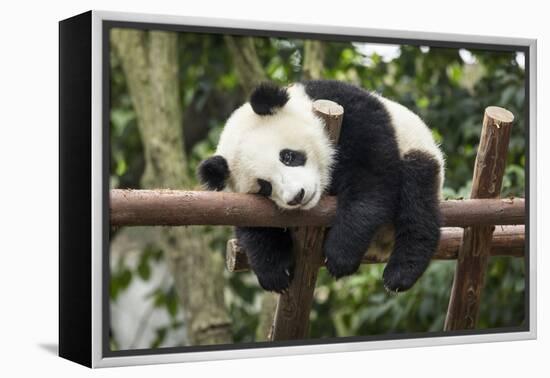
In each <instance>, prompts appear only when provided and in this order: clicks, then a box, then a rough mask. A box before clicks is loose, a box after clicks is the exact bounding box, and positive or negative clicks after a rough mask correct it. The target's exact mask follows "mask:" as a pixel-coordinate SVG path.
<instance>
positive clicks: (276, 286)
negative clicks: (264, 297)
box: [255, 264, 292, 294]
mask: <svg viewBox="0 0 550 378" xmlns="http://www.w3.org/2000/svg"><path fill="white" fill-rule="evenodd" d="M255 273H256V276H257V277H258V282H259V283H260V286H261V287H262V288H263V289H264V290H267V291H274V292H276V293H279V294H281V293H284V292H285V291H286V289H288V286H289V285H290V281H291V280H292V269H291V267H290V266H285V265H283V264H281V265H280V266H278V267H276V268H273V269H270V270H267V271H261V272H259V271H256V272H255Z"/></svg>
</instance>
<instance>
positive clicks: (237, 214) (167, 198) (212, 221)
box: [110, 189, 525, 227]
mask: <svg viewBox="0 0 550 378" xmlns="http://www.w3.org/2000/svg"><path fill="white" fill-rule="evenodd" d="M110 206H111V225H112V226H117V227H118V226H187V225H213V226H216V225H228V226H250V227H254V226H256V227H299V226H327V225H329V224H330V222H331V221H332V219H333V217H334V213H335V211H336V198H335V197H325V198H322V199H321V201H320V203H319V205H317V206H316V207H315V208H313V209H311V210H308V211H302V210H296V211H284V212H283V211H280V210H279V209H277V207H276V206H275V204H274V203H273V202H272V201H270V200H268V199H266V198H263V197H261V196H258V195H254V194H240V193H223V192H202V191H183V190H132V189H113V190H111V201H110ZM440 206H441V213H442V214H443V225H444V226H446V227H465V226H470V225H492V224H501V225H506V224H523V223H524V222H525V201H524V200H523V199H522V198H506V199H487V200H485V199H472V200H451V201H443V202H441V205H440Z"/></svg>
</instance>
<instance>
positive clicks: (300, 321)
mask: <svg viewBox="0 0 550 378" xmlns="http://www.w3.org/2000/svg"><path fill="white" fill-rule="evenodd" d="M312 111H313V113H314V114H315V115H316V116H317V117H319V118H321V119H322V120H323V122H324V123H325V129H326V131H327V134H328V136H329V138H330V140H331V142H332V143H333V144H334V145H336V144H337V143H338V138H339V137H340V129H341V127H342V120H343V117H344V108H342V106H340V105H338V104H337V103H335V102H332V101H328V100H317V101H315V102H314V103H313V109H312ZM322 226H324V225H321V227H319V226H303V227H297V228H293V229H292V231H291V233H292V246H293V251H292V253H293V257H294V272H293V278H292V281H291V282H290V286H289V287H288V290H287V291H285V292H284V293H283V294H281V295H280V296H279V300H278V302H277V309H276V310H275V317H274V319H273V327H272V332H271V335H270V336H271V340H273V341H276V340H296V339H303V338H306V337H307V336H308V334H309V313H310V311H311V306H312V304H313V292H314V291H315V284H316V282H317V274H318V273H319V265H320V263H321V261H322V260H323V242H324V239H325V228H324V227H322Z"/></svg>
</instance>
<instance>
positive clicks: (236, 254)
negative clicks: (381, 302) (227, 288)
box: [225, 226, 525, 272]
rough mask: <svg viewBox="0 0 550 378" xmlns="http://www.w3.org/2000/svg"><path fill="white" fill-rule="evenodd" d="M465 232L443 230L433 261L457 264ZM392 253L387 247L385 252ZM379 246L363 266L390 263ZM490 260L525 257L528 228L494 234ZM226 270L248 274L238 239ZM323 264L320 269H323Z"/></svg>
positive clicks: (504, 229) (500, 229) (229, 244)
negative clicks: (504, 257) (449, 261)
mask: <svg viewBox="0 0 550 378" xmlns="http://www.w3.org/2000/svg"><path fill="white" fill-rule="evenodd" d="M463 231H464V229H463V228H460V227H445V228H442V229H441V239H440V240H439V247H438V249H437V251H436V252H435V255H434V256H433V260H456V259H457V257H458V250H459V248H460V245H461V243H462V234H463ZM387 250H391V245H387V248H384V251H383V252H386V251H387ZM380 251H381V250H380V246H376V245H374V246H371V247H369V250H368V251H367V252H366V253H365V256H363V260H362V261H361V263H362V264H379V263H385V262H387V260H388V257H389V253H380ZM489 252H490V255H491V256H509V257H524V256H525V227H524V226H498V227H497V228H496V230H495V232H494V234H493V239H492V241H491V248H490V250H489ZM225 258H226V268H227V270H228V271H229V272H246V271H249V270H250V265H249V264H248V258H247V256H246V252H245V251H244V250H243V249H241V248H240V246H239V244H238V242H237V239H230V240H228V241H227V250H226V254H225ZM322 266H323V264H321V265H320V267H322Z"/></svg>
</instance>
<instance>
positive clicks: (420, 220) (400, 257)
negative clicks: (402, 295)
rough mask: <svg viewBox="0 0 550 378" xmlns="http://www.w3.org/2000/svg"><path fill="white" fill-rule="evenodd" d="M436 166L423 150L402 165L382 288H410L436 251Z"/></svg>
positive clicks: (395, 289)
mask: <svg viewBox="0 0 550 378" xmlns="http://www.w3.org/2000/svg"><path fill="white" fill-rule="evenodd" d="M439 169H440V168H439V164H438V163H437V161H436V160H435V159H434V158H433V157H431V156H430V155H428V154H426V153H424V152H422V151H415V150H413V151H410V152H408V153H407V154H405V156H404V157H403V161H402V165H401V191H400V198H399V212H398V214H397V216H396V217H395V220H394V225H395V231H396V233H395V247H394V250H393V252H392V254H391V256H390V260H389V261H388V264H387V265H386V269H385V270H384V276H383V278H384V286H386V288H387V289H388V290H391V291H404V290H407V289H409V288H410V287H411V286H412V285H413V284H414V283H415V282H416V280H417V279H418V277H420V276H421V275H422V273H424V271H425V270H426V268H427V267H428V264H429V263H430V260H431V258H432V256H433V253H434V252H435V250H436V248H437V245H438V242H439V235H440V229H439V227H440V226H441V216H440V213H439V198H438V187H439V186H440V182H439Z"/></svg>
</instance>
